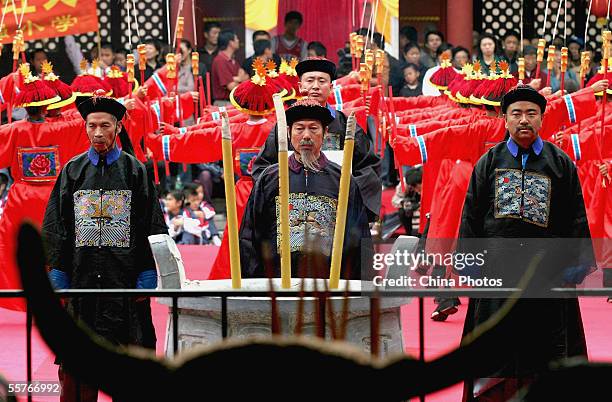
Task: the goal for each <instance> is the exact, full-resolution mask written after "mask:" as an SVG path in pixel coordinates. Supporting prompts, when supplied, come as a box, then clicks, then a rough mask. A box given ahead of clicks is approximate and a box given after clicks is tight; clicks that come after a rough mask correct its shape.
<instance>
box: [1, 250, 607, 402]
mask: <svg viewBox="0 0 612 402" xmlns="http://www.w3.org/2000/svg"><path fill="white" fill-rule="evenodd" d="M216 252H217V248H216V247H214V246H187V247H181V253H182V256H183V260H184V262H185V266H186V267H188V269H187V277H188V278H190V279H205V278H206V277H207V275H208V272H209V270H210V266H211V264H212V261H213V260H214V256H215V253H216ZM462 302H463V305H462V306H461V307H460V310H459V313H457V314H455V315H453V316H451V317H450V318H449V319H448V321H446V322H441V323H437V322H433V321H431V320H430V319H429V314H430V313H431V312H432V311H433V309H434V304H433V300H432V299H425V342H426V343H425V358H426V359H432V358H435V357H436V356H439V355H441V354H443V353H445V352H446V351H448V350H450V349H452V348H454V347H456V346H457V345H458V344H459V340H460V337H461V331H462V328H463V319H464V316H465V310H466V307H467V300H464V299H462ZM580 305H581V309H582V315H583V321H584V326H585V331H586V335H587V343H588V347H589V358H590V359H591V360H594V361H612V348H610V343H609V341H610V332H611V331H612V323H611V322H610V320H609V315H610V309H612V305H610V304H608V303H606V301H605V298H583V299H581V300H580ZM152 307H153V322H154V324H155V328H156V331H157V337H158V342H157V353H158V355H162V354H163V340H164V338H165V331H166V329H165V328H166V318H167V308H166V307H165V306H162V305H160V304H157V303H155V302H153V303H152ZM418 322H419V320H418V302H417V301H416V300H414V301H413V302H412V303H411V304H409V305H406V306H404V307H403V308H402V323H403V336H404V345H405V349H406V353H408V354H410V355H412V356H414V357H415V358H418V345H419V341H418ZM25 333H26V331H25V314H24V313H17V312H14V311H9V310H4V309H0V345H2V347H0V372H1V373H2V374H3V375H4V376H5V377H6V378H7V379H8V380H11V381H25V379H26V359H25V355H26V344H25ZM32 351H33V352H32V372H33V378H34V379H35V380H48V381H56V380H57V366H55V365H54V364H53V359H54V358H53V356H52V354H51V353H50V351H49V350H48V348H47V346H46V345H45V344H44V342H43V341H42V339H41V338H40V335H39V334H38V332H37V331H36V330H34V333H33V338H32ZM409 380H410V379H407V381H409ZM461 390H462V386H461V385H456V386H454V387H450V388H448V389H445V390H443V391H441V392H438V393H436V394H433V395H428V396H427V401H432V402H442V401H444V402H447V401H453V402H454V401H460V400H461ZM20 400H25V399H20ZM34 400H35V401H57V400H58V398H52V397H44V398H43V397H35V398H34ZM99 400H100V401H104V402H106V401H110V398H108V397H107V396H105V395H104V396H102V397H101V398H100V399H99Z"/></svg>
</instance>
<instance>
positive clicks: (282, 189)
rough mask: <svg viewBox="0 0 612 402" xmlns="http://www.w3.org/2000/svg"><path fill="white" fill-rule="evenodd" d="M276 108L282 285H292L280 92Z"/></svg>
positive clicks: (287, 175)
mask: <svg viewBox="0 0 612 402" xmlns="http://www.w3.org/2000/svg"><path fill="white" fill-rule="evenodd" d="M272 99H273V100H274V109H276V127H277V132H278V186H279V189H278V195H279V202H280V205H279V211H280V232H281V233H280V234H281V235H280V255H281V278H282V279H281V287H282V288H283V289H289V288H290V287H291V249H290V247H289V242H290V234H289V161H288V156H287V155H288V154H287V151H288V149H289V145H288V140H287V119H286V116H285V108H284V107H283V101H282V99H281V96H280V94H274V95H273V96H272Z"/></svg>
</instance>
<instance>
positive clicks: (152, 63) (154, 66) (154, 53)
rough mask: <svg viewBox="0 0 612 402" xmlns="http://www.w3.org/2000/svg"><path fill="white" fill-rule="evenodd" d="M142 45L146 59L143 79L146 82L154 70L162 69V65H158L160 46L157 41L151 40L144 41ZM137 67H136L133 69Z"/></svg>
mask: <svg viewBox="0 0 612 402" xmlns="http://www.w3.org/2000/svg"><path fill="white" fill-rule="evenodd" d="M143 43H144V44H145V50H146V55H145V57H146V58H147V65H146V68H145V71H144V79H145V81H146V80H148V79H149V78H151V76H152V75H153V73H154V72H155V71H156V70H158V69H160V68H162V64H161V63H160V54H161V44H160V43H159V41H158V40H157V39H152V38H149V39H145V40H144V41H143ZM137 67H138V65H136V67H134V68H137Z"/></svg>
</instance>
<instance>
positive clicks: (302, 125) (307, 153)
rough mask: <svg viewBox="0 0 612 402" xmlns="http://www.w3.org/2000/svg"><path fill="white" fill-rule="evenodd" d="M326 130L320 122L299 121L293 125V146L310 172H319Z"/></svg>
mask: <svg viewBox="0 0 612 402" xmlns="http://www.w3.org/2000/svg"><path fill="white" fill-rule="evenodd" d="M324 135H325V129H324V128H323V125H322V124H321V122H320V121H319V120H310V119H309V120H299V121H296V122H294V123H293V124H292V125H291V145H292V146H293V149H294V150H295V152H296V154H298V156H299V157H300V159H301V161H302V164H303V165H304V166H305V167H306V168H307V169H309V170H318V165H317V164H316V162H317V160H318V159H319V156H320V155H321V146H322V144H323V136H324Z"/></svg>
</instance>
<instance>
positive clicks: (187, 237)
mask: <svg viewBox="0 0 612 402" xmlns="http://www.w3.org/2000/svg"><path fill="white" fill-rule="evenodd" d="M184 203H185V195H184V194H183V192H182V191H179V190H174V191H171V192H169V193H168V194H167V195H166V197H165V198H164V219H165V221H166V225H168V234H169V235H170V237H172V239H173V240H174V242H175V243H176V244H197V243H196V241H195V239H196V235H195V234H194V233H192V232H194V231H195V232H196V233H197V234H198V235H199V234H201V230H200V229H199V226H200V221H198V220H197V219H193V218H190V217H189V216H187V215H186V214H185V209H184V207H183V205H184Z"/></svg>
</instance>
